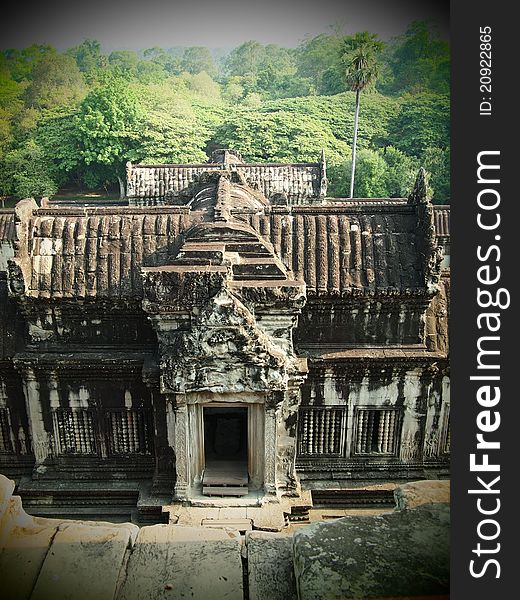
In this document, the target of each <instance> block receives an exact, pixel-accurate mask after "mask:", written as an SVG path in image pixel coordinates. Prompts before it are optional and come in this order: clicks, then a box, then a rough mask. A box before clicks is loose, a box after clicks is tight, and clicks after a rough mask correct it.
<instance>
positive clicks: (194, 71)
mask: <svg viewBox="0 0 520 600" xmlns="http://www.w3.org/2000/svg"><path fill="white" fill-rule="evenodd" d="M180 67H181V70H182V71H186V72H187V73H190V74H191V75H198V74H199V73H202V72H203V71H204V72H205V73H207V74H208V75H209V76H212V75H215V74H216V73H217V67H216V65H215V61H214V60H213V57H212V56H211V52H210V51H209V50H208V49H207V48H206V47H204V46H191V47H190V48H186V50H185V51H184V54H183V55H182V60H181V64H180Z"/></svg>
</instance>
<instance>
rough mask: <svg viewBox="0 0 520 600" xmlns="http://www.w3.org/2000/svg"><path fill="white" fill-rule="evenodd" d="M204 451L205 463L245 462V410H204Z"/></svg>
mask: <svg viewBox="0 0 520 600" xmlns="http://www.w3.org/2000/svg"><path fill="white" fill-rule="evenodd" d="M204 450H205V459H206V463H207V462H208V461H210V462H211V461H214V460H227V461H241V462H247V408H242V407H239V408H235V407H229V408H228V407H208V408H204Z"/></svg>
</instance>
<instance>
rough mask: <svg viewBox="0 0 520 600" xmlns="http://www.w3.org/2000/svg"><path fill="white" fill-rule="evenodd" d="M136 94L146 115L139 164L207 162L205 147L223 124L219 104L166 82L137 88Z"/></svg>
mask: <svg viewBox="0 0 520 600" xmlns="http://www.w3.org/2000/svg"><path fill="white" fill-rule="evenodd" d="M194 77H197V76H194ZM136 93H137V94H138V96H139V98H140V99H141V103H142V105H143V107H144V111H145V113H146V116H145V119H144V124H143V133H142V136H141V146H140V148H141V151H142V159H141V160H143V161H144V162H167V163H168V162H169V163H180V162H200V161H205V160H207V156H206V154H205V152H204V150H205V147H206V145H207V143H208V142H209V140H210V137H211V134H212V133H213V131H214V129H215V127H216V126H217V124H218V123H220V122H221V120H222V116H221V112H220V110H221V109H220V107H219V105H218V104H216V103H215V102H214V101H209V100H208V99H207V98H206V97H204V95H197V96H195V95H193V94H192V93H191V92H190V91H189V90H188V89H187V88H186V87H184V88H183V87H181V88H179V87H175V86H174V85H171V82H169V81H167V82H164V83H162V84H160V85H155V86H146V87H139V88H138V89H137V90H136Z"/></svg>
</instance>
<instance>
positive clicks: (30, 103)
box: [0, 23, 450, 202]
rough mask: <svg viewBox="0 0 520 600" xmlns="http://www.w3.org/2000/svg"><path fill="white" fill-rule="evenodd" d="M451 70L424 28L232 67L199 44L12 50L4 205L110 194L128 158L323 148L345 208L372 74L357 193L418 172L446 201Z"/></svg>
mask: <svg viewBox="0 0 520 600" xmlns="http://www.w3.org/2000/svg"><path fill="white" fill-rule="evenodd" d="M356 40H357V42H356V44H357V46H356V44H354V41H356ZM363 44H365V45H367V47H370V48H371V52H372V57H374V56H375V55H377V56H378V59H379V60H378V62H377V64H376V63H372V62H371V63H370V64H369V65H368V66H369V67H370V68H369V69H368V71H369V73H368V74H369V75H370V77H368V79H367V77H366V75H367V73H364V75H363V77H359V75H360V74H359V68H354V67H353V65H354V63H353V62H352V59H353V54H352V53H353V52H354V50H355V49H356V48H357V50H359V47H360V46H363ZM361 58H365V59H366V58H367V57H366V56H364V57H363V56H361ZM216 61H217V62H219V64H222V69H221V72H220V73H219V72H218V69H217V66H216ZM354 66H355V65H354ZM361 66H363V65H361ZM366 66H367V64H365V67H366ZM358 67H360V65H359V64H358ZM372 67H374V69H375V70H374V69H372ZM378 69H379V70H378ZM448 70H449V49H448V46H447V43H446V42H445V41H444V40H442V39H441V38H440V37H439V36H438V34H437V33H436V32H435V30H434V29H433V28H432V27H431V25H430V24H424V23H414V24H412V25H411V26H410V27H409V29H408V31H407V32H406V33H405V34H404V35H403V36H401V37H400V38H397V39H395V40H393V41H392V42H391V43H390V44H389V45H388V46H387V47H386V48H385V49H384V51H383V52H381V53H380V43H379V42H378V41H377V40H376V39H375V38H374V36H373V35H371V34H368V33H366V32H365V33H363V34H357V35H355V36H350V37H346V36H344V35H343V34H341V33H340V32H339V31H335V32H333V33H329V34H321V35H317V36H314V37H308V38H306V39H305V40H304V41H303V42H302V43H301V44H300V45H299V47H298V48H296V49H289V48H283V47H280V46H277V45H274V44H267V45H264V44H260V43H259V42H256V41H249V42H246V43H244V44H242V45H240V46H238V47H237V48H235V49H233V50H232V51H231V52H229V53H228V54H227V56H224V55H222V53H220V54H218V53H215V51H211V52H210V51H209V50H208V49H207V48H204V47H196V46H195V47H191V48H182V47H173V48H168V49H163V48H159V47H154V48H148V49H146V50H144V52H143V53H142V54H141V53H136V52H132V51H127V50H115V51H113V52H111V53H110V54H109V55H106V54H104V53H103V51H102V49H101V46H100V44H99V43H98V42H97V41H95V40H86V41H85V42H83V43H82V44H80V45H78V46H76V47H75V48H71V49H70V50H68V51H67V52H66V53H59V52H57V51H56V50H55V49H54V48H52V47H51V46H39V45H33V46H31V47H29V48H26V49H23V50H14V49H10V50H4V51H2V52H1V53H0V167H1V172H0V194H16V195H41V194H44V193H45V194H50V193H52V192H53V190H55V189H56V186H60V185H67V186H70V185H72V184H74V185H78V186H90V187H99V186H106V185H107V184H109V183H112V182H115V181H116V180H117V179H118V178H122V177H124V164H125V162H126V161H127V160H132V161H134V162H135V161H147V162H199V161H204V160H206V158H207V155H208V153H209V152H211V150H213V149H215V148H217V147H223V146H228V147H234V148H236V149H237V150H239V151H241V152H242V154H243V155H244V157H245V158H246V159H247V160H252V161H264V160H270V161H288V162H294V161H316V160H318V159H319V156H320V153H321V149H322V148H324V149H325V152H326V157H327V163H328V176H329V180H330V185H329V193H332V194H333V195H339V196H345V195H347V192H348V186H349V179H350V175H349V161H350V157H351V150H350V144H351V140H352V136H353V129H354V112H355V106H356V90H358V89H361V87H364V86H365V84H366V83H368V80H372V81H373V78H372V76H373V75H374V74H375V72H376V71H377V72H378V73H379V78H378V82H377V89H378V92H374V93H371V94H366V95H365V94H364V95H363V101H362V104H361V108H360V115H359V132H358V140H357V147H358V148H359V149H360V153H359V171H358V173H357V175H356V195H358V196H359V195H383V196H403V195H407V194H408V193H409V189H410V186H411V183H412V179H413V178H414V176H415V173H416V171H417V168H418V166H419V165H421V164H423V165H424V166H425V168H427V169H428V170H429V171H431V173H432V177H431V181H432V186H433V188H434V191H435V200H436V201H444V202H446V201H448V200H449V175H450V173H449V97H448V95H447V93H445V92H446V91H447V89H448V88H447V83H448ZM360 86H361V87H360ZM351 89H352V90H354V91H347V90H351ZM383 92H384V93H383ZM15 175H16V177H15ZM38 182H39V183H38Z"/></svg>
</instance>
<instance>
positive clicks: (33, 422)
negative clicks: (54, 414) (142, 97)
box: [22, 368, 52, 473]
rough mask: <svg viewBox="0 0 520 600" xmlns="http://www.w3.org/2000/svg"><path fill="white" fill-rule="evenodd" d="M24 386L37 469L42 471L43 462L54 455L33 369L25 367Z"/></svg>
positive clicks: (38, 385) (43, 468) (43, 469)
mask: <svg viewBox="0 0 520 600" xmlns="http://www.w3.org/2000/svg"><path fill="white" fill-rule="evenodd" d="M22 377H23V388H24V395H25V405H26V408H27V417H28V420H29V431H30V434H31V443H32V448H33V453H34V458H35V462H36V464H35V471H36V472H38V473H40V472H43V471H45V467H44V466H43V463H44V462H45V460H46V459H47V458H49V457H50V456H52V448H51V443H50V439H49V433H48V432H47V431H46V430H45V424H44V421H43V414H42V407H41V402H40V384H39V383H38V380H37V379H36V374H35V372H34V370H33V369H31V368H25V369H24V370H23V374H22Z"/></svg>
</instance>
